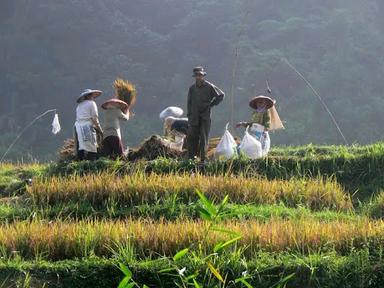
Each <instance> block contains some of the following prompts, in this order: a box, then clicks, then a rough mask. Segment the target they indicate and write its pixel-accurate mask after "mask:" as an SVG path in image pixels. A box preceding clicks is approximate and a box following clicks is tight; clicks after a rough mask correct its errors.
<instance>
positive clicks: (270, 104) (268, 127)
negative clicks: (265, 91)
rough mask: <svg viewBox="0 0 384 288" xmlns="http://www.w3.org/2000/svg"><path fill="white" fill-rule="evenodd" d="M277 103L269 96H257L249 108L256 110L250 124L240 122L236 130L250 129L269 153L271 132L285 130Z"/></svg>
mask: <svg viewBox="0 0 384 288" xmlns="http://www.w3.org/2000/svg"><path fill="white" fill-rule="evenodd" d="M275 103H276V101H275V100H273V99H272V98H270V97H267V96H262V95H260V96H256V97H253V98H252V99H251V101H250V102H249V106H250V107H251V108H252V109H254V111H253V113H252V117H251V121H249V122H239V123H237V124H236V128H239V127H245V128H247V127H250V130H249V132H250V133H251V134H253V136H254V137H255V138H256V139H257V140H259V141H260V142H261V144H262V148H263V151H266V153H268V151H269V148H270V147H269V145H270V138H269V133H268V132H269V131H272V130H278V129H284V126H283V124H282V122H281V120H280V117H279V115H278V113H277V111H276V108H275ZM266 153H265V154H266Z"/></svg>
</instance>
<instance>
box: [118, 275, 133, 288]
mask: <svg viewBox="0 0 384 288" xmlns="http://www.w3.org/2000/svg"><path fill="white" fill-rule="evenodd" d="M130 281H131V278H127V277H125V278H124V279H123V280H121V282H120V284H119V286H118V287H117V288H127V287H128V284H129V282H130Z"/></svg>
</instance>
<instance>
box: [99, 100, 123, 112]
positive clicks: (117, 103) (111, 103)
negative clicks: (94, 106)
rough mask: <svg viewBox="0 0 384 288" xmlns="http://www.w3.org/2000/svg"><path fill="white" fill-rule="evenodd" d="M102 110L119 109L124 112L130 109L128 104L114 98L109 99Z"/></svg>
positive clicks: (102, 106)
mask: <svg viewBox="0 0 384 288" xmlns="http://www.w3.org/2000/svg"><path fill="white" fill-rule="evenodd" d="M101 108H103V109H104V110H108V109H113V108H118V109H120V110H122V111H123V110H126V109H128V104H127V103H126V102H124V101H122V100H119V99H115V98H113V99H109V100H107V101H105V102H104V103H103V104H102V105H101Z"/></svg>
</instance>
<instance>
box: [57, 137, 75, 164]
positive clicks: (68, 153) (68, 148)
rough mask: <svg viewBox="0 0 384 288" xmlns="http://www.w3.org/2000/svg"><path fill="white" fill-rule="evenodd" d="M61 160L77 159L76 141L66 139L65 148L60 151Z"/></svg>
mask: <svg viewBox="0 0 384 288" xmlns="http://www.w3.org/2000/svg"><path fill="white" fill-rule="evenodd" d="M58 154H59V160H60V161H73V160H75V159H76V155H75V140H74V139H66V140H64V145H63V147H61V148H60V150H59V153H58Z"/></svg>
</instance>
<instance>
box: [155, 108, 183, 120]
mask: <svg viewBox="0 0 384 288" xmlns="http://www.w3.org/2000/svg"><path fill="white" fill-rule="evenodd" d="M183 113H184V111H183V109H181V108H180V107H174V106H170V107H167V108H165V109H164V110H163V111H161V113H160V115H159V117H160V119H161V120H164V119H165V118H167V117H176V118H179V117H181V115H183Z"/></svg>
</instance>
